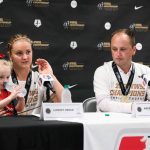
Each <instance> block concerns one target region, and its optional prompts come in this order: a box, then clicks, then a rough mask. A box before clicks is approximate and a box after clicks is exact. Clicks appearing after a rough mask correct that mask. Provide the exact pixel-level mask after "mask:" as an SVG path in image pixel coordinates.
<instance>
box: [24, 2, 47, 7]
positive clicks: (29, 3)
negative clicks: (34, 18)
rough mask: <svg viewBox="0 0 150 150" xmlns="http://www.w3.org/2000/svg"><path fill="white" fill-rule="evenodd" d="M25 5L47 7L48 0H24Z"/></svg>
mask: <svg viewBox="0 0 150 150" xmlns="http://www.w3.org/2000/svg"><path fill="white" fill-rule="evenodd" d="M26 4H27V6H29V7H30V6H34V7H48V6H49V0H26Z"/></svg>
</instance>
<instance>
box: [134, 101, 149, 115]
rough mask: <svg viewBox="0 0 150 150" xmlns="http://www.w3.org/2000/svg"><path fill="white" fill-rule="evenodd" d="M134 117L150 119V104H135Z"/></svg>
mask: <svg viewBox="0 0 150 150" xmlns="http://www.w3.org/2000/svg"><path fill="white" fill-rule="evenodd" d="M132 115H133V117H150V102H135V103H133V106H132Z"/></svg>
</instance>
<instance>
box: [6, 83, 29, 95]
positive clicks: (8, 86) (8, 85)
mask: <svg viewBox="0 0 150 150" xmlns="http://www.w3.org/2000/svg"><path fill="white" fill-rule="evenodd" d="M15 86H17V85H16V84H13V83H9V82H5V83H4V87H5V89H6V90H7V91H9V92H12V90H13V89H14V87H15ZM26 94H27V90H26V89H25V88H24V87H22V88H21V91H20V93H19V94H18V96H20V97H24V96H25V95H26Z"/></svg>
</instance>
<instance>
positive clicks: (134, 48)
mask: <svg viewBox="0 0 150 150" xmlns="http://www.w3.org/2000/svg"><path fill="white" fill-rule="evenodd" d="M135 54H136V46H133V56H134V55H135Z"/></svg>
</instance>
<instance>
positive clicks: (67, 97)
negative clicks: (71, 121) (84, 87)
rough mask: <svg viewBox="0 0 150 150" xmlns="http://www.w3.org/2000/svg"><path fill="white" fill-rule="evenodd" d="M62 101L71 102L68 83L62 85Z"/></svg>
mask: <svg viewBox="0 0 150 150" xmlns="http://www.w3.org/2000/svg"><path fill="white" fill-rule="evenodd" d="M61 102H62V103H72V98H71V92H70V90H69V85H65V86H64V90H63V92H62V95H61Z"/></svg>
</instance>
